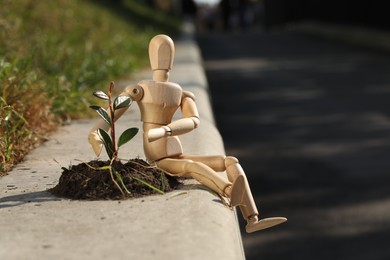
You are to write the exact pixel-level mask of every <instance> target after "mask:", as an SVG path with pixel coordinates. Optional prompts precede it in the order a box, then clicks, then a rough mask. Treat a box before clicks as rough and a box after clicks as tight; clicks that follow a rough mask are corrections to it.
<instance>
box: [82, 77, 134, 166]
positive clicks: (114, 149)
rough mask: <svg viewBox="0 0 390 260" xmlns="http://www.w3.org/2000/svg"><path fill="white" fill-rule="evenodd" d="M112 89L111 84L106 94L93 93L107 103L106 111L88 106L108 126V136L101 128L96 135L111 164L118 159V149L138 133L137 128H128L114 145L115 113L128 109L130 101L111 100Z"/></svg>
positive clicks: (120, 98)
mask: <svg viewBox="0 0 390 260" xmlns="http://www.w3.org/2000/svg"><path fill="white" fill-rule="evenodd" d="M114 87H115V85H114V83H113V82H111V83H110V86H109V87H108V94H106V93H104V92H103V91H96V92H94V93H93V95H94V96H95V97H97V98H100V99H103V100H106V101H108V109H107V110H108V111H107V110H105V109H104V108H102V107H100V106H90V107H91V108H92V109H94V110H95V111H96V112H97V113H98V114H99V116H100V117H101V118H102V119H103V120H104V121H105V122H106V123H107V124H108V125H109V126H110V129H111V130H110V134H108V133H107V132H106V131H105V130H103V129H101V128H99V129H98V134H99V137H100V140H101V141H102V142H103V145H104V148H105V149H106V152H107V155H108V157H109V158H110V161H111V164H112V163H113V162H114V161H116V160H117V159H118V150H119V147H121V146H122V145H124V144H126V143H127V142H129V141H130V140H131V139H133V137H134V136H135V135H136V134H137V133H138V128H136V127H133V128H128V129H126V130H125V131H124V132H123V133H122V134H121V135H120V136H119V139H118V143H116V134H115V111H116V110H118V109H122V108H126V107H129V106H130V105H131V103H132V100H131V98H130V97H127V96H118V97H116V98H115V99H114V100H112V92H113V90H114Z"/></svg>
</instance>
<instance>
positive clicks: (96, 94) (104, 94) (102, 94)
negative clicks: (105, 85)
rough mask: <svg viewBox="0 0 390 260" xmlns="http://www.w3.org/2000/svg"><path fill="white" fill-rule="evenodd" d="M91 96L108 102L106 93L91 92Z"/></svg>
mask: <svg viewBox="0 0 390 260" xmlns="http://www.w3.org/2000/svg"><path fill="white" fill-rule="evenodd" d="M93 95H94V96H95V97H97V98H100V99H103V100H108V96H107V94H106V93H104V92H103V91H101V90H98V91H95V92H93Z"/></svg>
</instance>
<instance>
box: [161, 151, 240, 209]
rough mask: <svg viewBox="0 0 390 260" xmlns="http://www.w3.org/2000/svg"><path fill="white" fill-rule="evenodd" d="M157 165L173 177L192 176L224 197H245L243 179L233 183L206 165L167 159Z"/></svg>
mask: <svg viewBox="0 0 390 260" xmlns="http://www.w3.org/2000/svg"><path fill="white" fill-rule="evenodd" d="M156 164H157V166H158V167H160V168H161V169H163V170H165V171H168V172H169V173H171V174H173V175H177V176H182V177H188V176H191V177H192V178H194V179H196V180H197V181H199V182H200V183H202V184H203V185H205V186H206V187H208V188H210V189H212V190H213V191H215V192H217V193H218V194H220V195H222V196H228V197H232V196H233V197H237V198H242V196H243V192H244V190H243V189H242V185H243V184H244V179H243V178H237V180H236V181H235V182H234V183H231V182H229V181H228V180H226V179H225V178H223V177H222V176H220V175H219V174H217V173H216V172H215V171H214V170H213V169H212V168H210V167H209V166H207V165H206V164H204V163H201V162H195V161H192V160H188V159H172V158H166V159H162V160H160V161H158V162H156ZM237 201H239V200H237Z"/></svg>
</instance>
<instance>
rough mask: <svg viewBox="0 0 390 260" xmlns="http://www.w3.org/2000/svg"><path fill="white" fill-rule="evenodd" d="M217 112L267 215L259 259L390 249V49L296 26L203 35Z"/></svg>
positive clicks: (249, 243)
mask: <svg viewBox="0 0 390 260" xmlns="http://www.w3.org/2000/svg"><path fill="white" fill-rule="evenodd" d="M198 40H199V44H200V47H201V49H202V52H203V58H204V61H205V69H206V74H207V78H208V81H209V85H210V90H211V96H212V101H213V104H214V112H215V118H216V121H217V124H218V126H219V129H220V131H221V133H222V136H223V138H224V142H225V146H226V150H227V152H228V153H230V154H234V155H236V156H237V157H238V158H239V159H240V161H241V162H242V164H243V167H244V169H245V170H246V172H247V174H248V178H249V180H250V182H251V184H252V188H253V193H254V196H255V197H256V200H257V201H258V202H259V201H261V204H260V206H261V207H260V210H261V214H262V217H266V216H271V215H281V216H286V217H288V219H289V221H288V222H287V223H286V224H284V225H282V226H279V227H277V228H274V229H271V230H267V231H263V232H259V233H256V234H251V235H246V234H245V233H243V241H244V247H245V251H246V256H247V259H248V260H251V259H262V260H267V259H273V260H277V259H289V260H292V259H300V260H302V259H317V260H321V259H355V260H356V259H390V249H389V247H388V244H389V241H390V189H389V183H390V118H389V117H390V105H389V104H390V56H389V55H388V54H383V53H378V52H377V53H375V52H370V51H368V50H365V49H362V48H357V47H352V46H348V45H342V44H337V43H332V42H326V41H321V40H318V39H312V38H304V37H303V36H298V35H289V34H286V33H241V34H234V35H233V34H222V33H209V34H207V33H206V34H202V35H199V39H198Z"/></svg>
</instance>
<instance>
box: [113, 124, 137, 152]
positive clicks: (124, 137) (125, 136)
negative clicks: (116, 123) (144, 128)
mask: <svg viewBox="0 0 390 260" xmlns="http://www.w3.org/2000/svg"><path fill="white" fill-rule="evenodd" d="M137 133H138V128H136V127H133V128H129V129H127V130H126V131H124V132H123V133H122V134H121V136H120V137H119V140H118V148H119V147H121V146H122V145H124V144H125V143H127V142H128V141H130V140H131V139H133V137H134V136H135V135H136V134H137Z"/></svg>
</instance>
